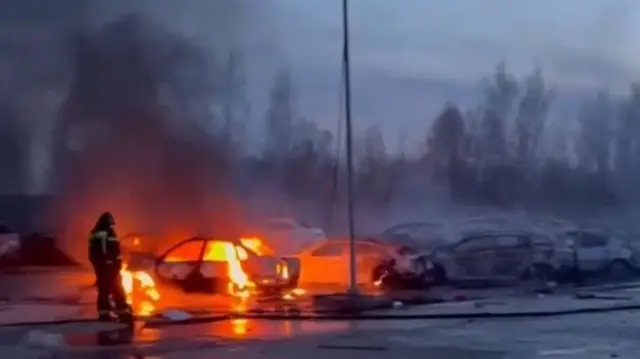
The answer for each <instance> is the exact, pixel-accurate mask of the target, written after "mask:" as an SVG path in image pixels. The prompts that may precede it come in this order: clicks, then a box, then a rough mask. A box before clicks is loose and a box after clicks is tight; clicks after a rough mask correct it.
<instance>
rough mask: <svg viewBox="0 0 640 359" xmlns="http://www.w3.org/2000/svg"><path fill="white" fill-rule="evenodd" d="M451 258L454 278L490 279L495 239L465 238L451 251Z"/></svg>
mask: <svg viewBox="0 0 640 359" xmlns="http://www.w3.org/2000/svg"><path fill="white" fill-rule="evenodd" d="M451 256H452V259H453V262H454V263H455V272H454V273H455V276H457V277H459V278H468V279H472V278H486V277H490V276H491V273H492V271H493V261H494V258H495V238H494V237H493V236H476V237H470V238H467V239H465V240H463V241H462V242H460V243H458V244H457V245H456V246H454V247H453V248H452V249H451ZM447 273H450V272H449V271H447Z"/></svg>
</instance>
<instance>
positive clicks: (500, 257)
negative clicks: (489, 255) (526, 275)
mask: <svg viewBox="0 0 640 359" xmlns="http://www.w3.org/2000/svg"><path fill="white" fill-rule="evenodd" d="M494 244H495V252H494V253H495V257H494V260H493V266H492V271H491V272H492V273H491V275H492V276H495V277H497V278H517V277H519V276H520V275H521V274H522V271H523V270H524V268H525V266H526V263H528V262H529V261H530V258H532V257H533V248H532V246H531V241H530V238H529V237H528V236H525V235H498V236H496V237H495V242H494Z"/></svg>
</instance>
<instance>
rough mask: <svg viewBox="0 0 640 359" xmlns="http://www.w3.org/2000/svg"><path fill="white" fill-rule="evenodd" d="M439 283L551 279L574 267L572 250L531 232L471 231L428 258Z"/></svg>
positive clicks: (549, 238) (544, 235)
mask: <svg viewBox="0 0 640 359" xmlns="http://www.w3.org/2000/svg"><path fill="white" fill-rule="evenodd" d="M428 258H429V259H430V260H431V261H432V262H433V264H434V266H435V273H436V277H437V278H438V281H440V282H442V281H445V280H451V281H474V280H480V281H483V282H491V283H494V284H496V283H505V284H506V283H511V282H514V281H520V280H523V279H525V280H526V279H531V278H532V277H533V276H534V275H535V276H540V277H543V278H548V279H550V278H552V277H553V276H554V274H555V273H559V272H563V271H566V270H570V269H571V268H573V262H574V261H573V258H574V256H573V251H572V250H571V248H569V247H567V246H560V245H558V244H557V242H556V241H555V240H554V239H553V238H552V237H550V236H548V235H546V234H543V233H535V232H533V231H517V230H504V231H471V232H466V233H464V234H462V239H461V240H460V241H458V242H456V243H455V244H453V245H449V246H446V247H442V248H439V249H436V250H435V251H433V253H432V254H431V255H430V256H429V257H428Z"/></svg>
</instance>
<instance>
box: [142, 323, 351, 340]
mask: <svg viewBox="0 0 640 359" xmlns="http://www.w3.org/2000/svg"><path fill="white" fill-rule="evenodd" d="M352 325H353V323H352V322H312V321H287V320H285V321H264V320H254V319H232V320H225V321H220V322H212V323H204V324H194V325H187V326H174V327H172V326H167V327H163V328H141V329H140V330H139V331H138V332H137V339H139V340H143V341H149V340H160V339H162V338H166V337H174V336H187V337H203V336H205V337H217V338H224V339H226V340H254V339H259V340H273V339H285V338H293V337H297V336H300V335H315V334H323V333H337V332H348V331H349V330H351V329H352Z"/></svg>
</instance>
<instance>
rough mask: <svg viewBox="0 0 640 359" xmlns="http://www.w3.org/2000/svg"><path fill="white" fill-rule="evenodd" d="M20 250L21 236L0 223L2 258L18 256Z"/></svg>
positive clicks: (0, 255)
mask: <svg viewBox="0 0 640 359" xmlns="http://www.w3.org/2000/svg"><path fill="white" fill-rule="evenodd" d="M19 250H20V235H19V234H18V233H16V232H14V231H13V230H11V228H9V226H7V225H6V224H4V223H1V222H0V257H4V256H8V255H13V254H16V253H17V252H18V251H19Z"/></svg>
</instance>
